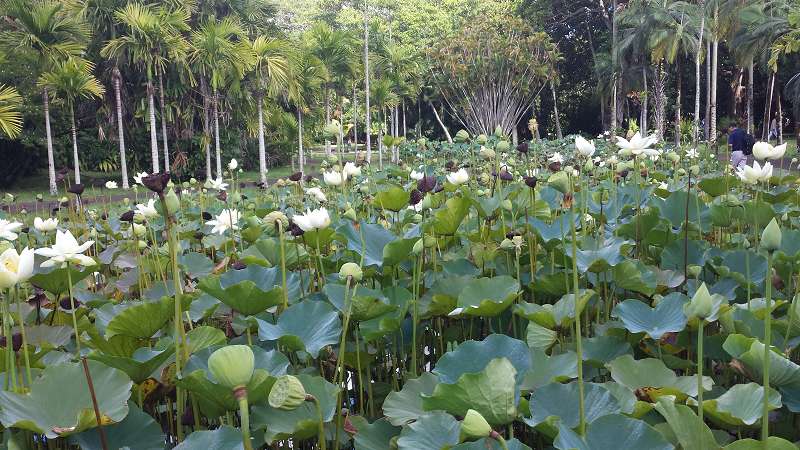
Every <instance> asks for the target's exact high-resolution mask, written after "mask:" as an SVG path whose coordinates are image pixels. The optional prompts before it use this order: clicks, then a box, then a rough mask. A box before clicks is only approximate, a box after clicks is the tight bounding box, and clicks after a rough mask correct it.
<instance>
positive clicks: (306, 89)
mask: <svg viewBox="0 0 800 450" xmlns="http://www.w3.org/2000/svg"><path fill="white" fill-rule="evenodd" d="M326 79H328V74H327V69H326V68H325V65H324V64H322V61H320V60H319V59H317V57H316V56H314V54H313V52H312V51H311V49H309V48H307V47H306V48H301V49H299V50H298V52H297V54H296V55H295V58H294V63H293V64H292V65H291V67H290V76H289V89H288V91H287V94H288V95H287V97H288V98H287V100H288V101H289V103H290V104H292V105H294V107H295V109H296V110H297V162H298V165H299V166H300V171H301V172H303V171H304V169H305V153H304V152H303V117H304V116H305V115H306V114H308V112H309V110H310V106H311V105H312V104H314V103H316V102H318V101H319V100H318V97H319V94H320V91H321V89H322V85H323V84H324V83H325V80H326Z"/></svg>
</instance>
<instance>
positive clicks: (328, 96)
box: [325, 83, 331, 156]
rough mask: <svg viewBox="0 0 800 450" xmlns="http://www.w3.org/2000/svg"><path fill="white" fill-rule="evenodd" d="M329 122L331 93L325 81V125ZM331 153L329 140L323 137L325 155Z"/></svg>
mask: <svg viewBox="0 0 800 450" xmlns="http://www.w3.org/2000/svg"><path fill="white" fill-rule="evenodd" d="M330 123H331V93H330V89H329V88H328V83H325V126H328V124H330ZM330 154H331V141H329V140H328V139H325V155H327V156H330Z"/></svg>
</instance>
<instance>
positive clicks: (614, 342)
mask: <svg viewBox="0 0 800 450" xmlns="http://www.w3.org/2000/svg"><path fill="white" fill-rule="evenodd" d="M630 354H633V350H632V349H631V345H630V344H629V343H628V341H626V340H624V339H622V338H618V337H616V336H611V335H604V336H595V337H591V338H587V339H584V340H583V360H584V361H587V362H590V363H593V364H595V365H598V366H603V365H604V364H606V363H609V362H611V361H613V360H615V359H617V358H619V357H620V356H622V355H630Z"/></svg>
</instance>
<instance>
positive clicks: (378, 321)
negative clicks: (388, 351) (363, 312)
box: [358, 286, 413, 342]
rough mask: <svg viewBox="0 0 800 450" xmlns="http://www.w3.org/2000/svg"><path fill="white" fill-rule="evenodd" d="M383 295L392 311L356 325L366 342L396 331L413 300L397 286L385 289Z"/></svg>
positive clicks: (406, 291)
mask: <svg viewBox="0 0 800 450" xmlns="http://www.w3.org/2000/svg"><path fill="white" fill-rule="evenodd" d="M383 295H384V296H386V298H387V299H388V300H389V304H390V305H391V306H392V308H393V309H392V310H390V311H387V312H385V313H383V314H381V315H379V316H377V317H374V318H372V319H369V320H362V321H361V322H360V323H359V324H358V331H359V332H360V333H361V336H363V337H364V339H365V340H366V341H367V342H371V341H375V340H377V339H379V338H381V337H383V336H386V335H388V334H390V333H393V332H395V331H397V330H398V329H399V328H400V325H401V324H402V323H403V319H404V318H405V317H406V313H407V312H408V308H409V305H410V304H411V302H412V300H413V295H412V294H411V292H409V290H408V289H406V288H403V287H399V286H390V287H387V288H385V289H384V290H383Z"/></svg>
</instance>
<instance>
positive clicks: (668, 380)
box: [606, 355, 714, 399]
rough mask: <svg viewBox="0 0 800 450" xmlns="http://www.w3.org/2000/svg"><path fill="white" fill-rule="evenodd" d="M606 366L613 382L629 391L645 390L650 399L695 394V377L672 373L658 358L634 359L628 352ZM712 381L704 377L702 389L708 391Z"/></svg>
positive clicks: (692, 395) (691, 395)
mask: <svg viewBox="0 0 800 450" xmlns="http://www.w3.org/2000/svg"><path fill="white" fill-rule="evenodd" d="M606 367H607V368H608V369H609V370H610V371H611V378H613V379H614V381H616V382H617V383H619V384H621V385H624V386H626V387H627V388H628V389H630V390H632V391H635V390H637V389H646V390H647V391H648V392H647V393H648V395H649V396H650V397H651V398H653V399H655V398H657V397H660V396H662V395H679V394H680V395H681V396H683V397H685V396H690V397H694V396H696V395H697V378H696V377H694V376H678V375H675V372H673V371H672V370H670V369H669V368H668V367H667V366H666V365H665V364H664V362H663V361H661V360H660V359H656V358H646V359H639V360H635V359H633V356H631V355H623V356H620V357H619V358H617V359H615V360H613V361H611V362H610V363H608V364H606ZM713 383H714V381H713V379H712V378H711V377H707V376H704V377H703V389H704V390H706V391H708V390H710V389H711V386H712V385H713Z"/></svg>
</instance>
